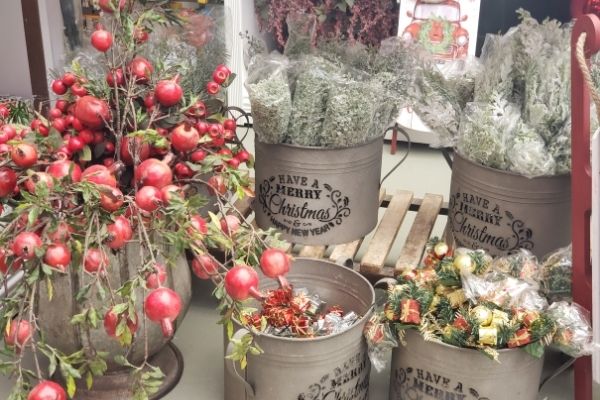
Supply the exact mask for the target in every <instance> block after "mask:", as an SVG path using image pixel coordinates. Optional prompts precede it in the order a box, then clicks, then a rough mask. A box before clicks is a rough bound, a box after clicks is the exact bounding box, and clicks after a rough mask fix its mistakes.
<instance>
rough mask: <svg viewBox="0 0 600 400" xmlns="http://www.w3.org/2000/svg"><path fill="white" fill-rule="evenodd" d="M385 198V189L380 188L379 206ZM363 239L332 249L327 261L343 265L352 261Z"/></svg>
mask: <svg viewBox="0 0 600 400" xmlns="http://www.w3.org/2000/svg"><path fill="white" fill-rule="evenodd" d="M384 198H385V189H384V188H381V189H380V190H379V204H380V205H381V202H382V201H383V199H384ZM364 239H365V238H364V237H362V238H360V239H358V240H355V241H353V242H350V243H344V244H339V245H337V246H335V247H334V248H333V251H332V252H331V255H330V256H329V260H330V261H333V262H335V263H337V262H340V261H341V262H343V263H345V262H346V261H347V260H354V257H356V253H358V249H360V245H361V244H362V242H363V240H364Z"/></svg>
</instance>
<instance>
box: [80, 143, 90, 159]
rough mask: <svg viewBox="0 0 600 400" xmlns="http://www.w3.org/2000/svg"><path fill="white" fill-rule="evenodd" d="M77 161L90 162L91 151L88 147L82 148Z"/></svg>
mask: <svg viewBox="0 0 600 400" xmlns="http://www.w3.org/2000/svg"><path fill="white" fill-rule="evenodd" d="M79 160H81V161H92V150H91V149H90V146H87V145H86V146H84V147H83V149H82V150H81V153H80V154H79Z"/></svg>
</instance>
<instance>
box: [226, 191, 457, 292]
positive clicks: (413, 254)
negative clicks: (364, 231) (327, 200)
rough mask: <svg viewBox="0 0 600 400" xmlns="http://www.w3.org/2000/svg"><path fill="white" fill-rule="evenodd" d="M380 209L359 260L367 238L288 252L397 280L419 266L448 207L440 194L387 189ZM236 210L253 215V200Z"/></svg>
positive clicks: (291, 247)
mask: <svg viewBox="0 0 600 400" xmlns="http://www.w3.org/2000/svg"><path fill="white" fill-rule="evenodd" d="M379 200H380V207H382V208H384V209H385V212H384V214H383V218H381V220H380V221H379V224H378V225H377V227H376V229H375V231H374V235H373V237H372V238H371V239H370V240H369V242H368V243H367V244H366V246H367V247H366V250H365V252H364V255H363V256H362V257H361V258H360V260H358V259H357V258H356V257H357V253H358V251H359V249H360V248H361V245H362V244H363V241H364V240H365V238H361V239H358V240H355V241H353V242H351V243H345V244H338V245H331V246H303V245H296V244H293V243H291V244H288V246H287V247H286V248H285V250H286V251H288V252H290V253H292V254H293V255H295V256H299V257H311V258H326V259H328V260H330V261H332V262H336V263H339V264H344V265H347V266H349V267H353V268H354V269H355V270H356V271H359V272H360V273H361V274H363V275H364V276H366V277H367V278H369V279H370V280H372V281H375V280H378V279H380V278H383V277H393V276H395V275H397V274H399V273H400V272H402V270H403V269H406V268H410V267H414V266H416V265H418V263H419V262H420V261H421V258H422V256H423V252H424V250H425V246H426V244H427V241H428V240H429V237H430V235H431V231H432V230H433V226H434V224H435V222H436V221H437V219H438V217H439V216H440V215H448V204H447V203H446V202H444V201H443V197H442V196H441V195H438V194H429V193H428V194H426V195H425V196H424V197H423V198H422V199H420V198H415V197H414V194H413V193H412V192H409V191H405V190H398V191H396V192H394V193H392V194H387V193H386V191H385V189H382V190H381V191H380V193H379ZM235 206H236V208H237V209H238V211H239V212H240V213H242V214H243V215H244V216H245V217H248V216H250V215H251V214H252V212H253V211H252V199H248V198H246V199H244V200H241V201H238V202H236V203H235ZM409 212H415V213H416V217H415V219H414V222H413V224H412V226H411V227H410V231H409V234H408V237H407V239H406V242H405V243H404V246H403V247H402V249H401V252H400V256H399V257H398V259H397V260H396V262H395V264H394V265H386V260H387V258H388V256H389V254H390V251H391V249H392V247H393V245H394V242H395V241H396V237H397V235H398V232H399V231H400V228H401V227H402V226H403V225H402V224H403V222H404V220H405V217H406V215H407V214H408V213H409Z"/></svg>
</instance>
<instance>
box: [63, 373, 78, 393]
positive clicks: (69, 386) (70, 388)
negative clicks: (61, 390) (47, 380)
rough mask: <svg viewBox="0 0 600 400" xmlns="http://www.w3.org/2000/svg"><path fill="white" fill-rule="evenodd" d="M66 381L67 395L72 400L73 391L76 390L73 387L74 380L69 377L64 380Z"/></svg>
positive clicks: (75, 387)
mask: <svg viewBox="0 0 600 400" xmlns="http://www.w3.org/2000/svg"><path fill="white" fill-rule="evenodd" d="M66 380H67V394H68V395H69V397H70V398H71V399H72V398H73V396H75V391H76V390H77V386H76V385H75V379H74V378H73V377H72V376H71V375H69V376H67V378H66Z"/></svg>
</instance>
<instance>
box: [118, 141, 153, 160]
mask: <svg viewBox="0 0 600 400" xmlns="http://www.w3.org/2000/svg"><path fill="white" fill-rule="evenodd" d="M134 146H136V147H137V152H138V156H139V158H140V161H144V160H146V159H148V157H150V150H151V147H150V144H148V143H146V142H144V141H143V139H142V138H141V137H136V138H133V137H124V138H122V139H121V150H120V154H121V161H123V162H124V163H125V165H133V150H134V148H135V147H134Z"/></svg>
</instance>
